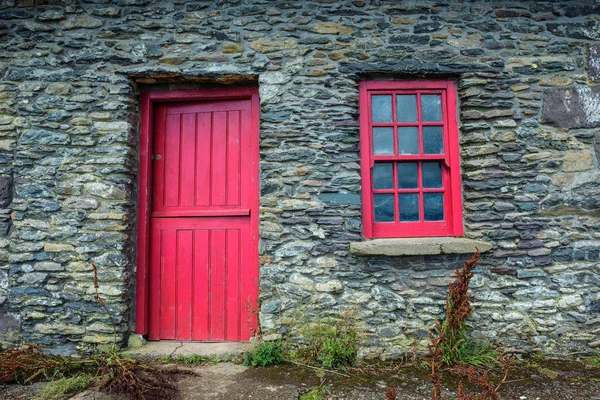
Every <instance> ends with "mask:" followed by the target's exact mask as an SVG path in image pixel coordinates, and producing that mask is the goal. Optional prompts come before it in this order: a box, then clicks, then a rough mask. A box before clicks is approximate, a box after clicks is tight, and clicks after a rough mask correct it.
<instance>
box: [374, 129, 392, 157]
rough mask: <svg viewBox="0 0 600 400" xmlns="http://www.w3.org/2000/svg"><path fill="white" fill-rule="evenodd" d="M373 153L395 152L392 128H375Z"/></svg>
mask: <svg viewBox="0 0 600 400" xmlns="http://www.w3.org/2000/svg"><path fill="white" fill-rule="evenodd" d="M373 153H375V154H394V136H393V133H392V128H373Z"/></svg>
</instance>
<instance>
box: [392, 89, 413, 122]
mask: <svg viewBox="0 0 600 400" xmlns="http://www.w3.org/2000/svg"><path fill="white" fill-rule="evenodd" d="M396 118H397V120H398V122H414V121H416V120H417V96H416V95H414V94H404V95H397V96H396Z"/></svg>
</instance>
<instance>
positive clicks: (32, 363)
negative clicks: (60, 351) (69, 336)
mask: <svg viewBox="0 0 600 400" xmlns="http://www.w3.org/2000/svg"><path fill="white" fill-rule="evenodd" d="M86 363H87V362H86V361H84V360H73V359H71V358H69V357H63V356H55V355H50V354H46V353H44V352H43V351H42V349H40V348H39V347H38V346H36V345H34V344H29V343H24V344H23V346H22V347H21V348H15V349H6V350H3V351H2V352H1V353H0V383H20V384H24V383H31V382H35V381H41V380H48V379H52V378H53V377H58V378H62V377H64V376H67V375H69V374H72V373H74V372H75V371H79V370H81V369H82V368H83V366H84V365H85V364H86Z"/></svg>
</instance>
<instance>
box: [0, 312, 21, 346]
mask: <svg viewBox="0 0 600 400" xmlns="http://www.w3.org/2000/svg"><path fill="white" fill-rule="evenodd" d="M20 330H21V320H20V319H19V318H18V317H17V316H16V315H14V314H12V313H10V312H9V311H8V309H7V308H6V307H0V343H4V344H16V343H18V342H19V341H20Z"/></svg>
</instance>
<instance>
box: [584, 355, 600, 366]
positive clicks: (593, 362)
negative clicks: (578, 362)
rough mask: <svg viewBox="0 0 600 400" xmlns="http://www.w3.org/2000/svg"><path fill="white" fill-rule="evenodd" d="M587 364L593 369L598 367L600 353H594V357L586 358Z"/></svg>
mask: <svg viewBox="0 0 600 400" xmlns="http://www.w3.org/2000/svg"><path fill="white" fill-rule="evenodd" d="M587 364H589V365H592V366H594V367H600V352H598V353H596V355H595V356H592V357H590V358H588V359H587Z"/></svg>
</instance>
